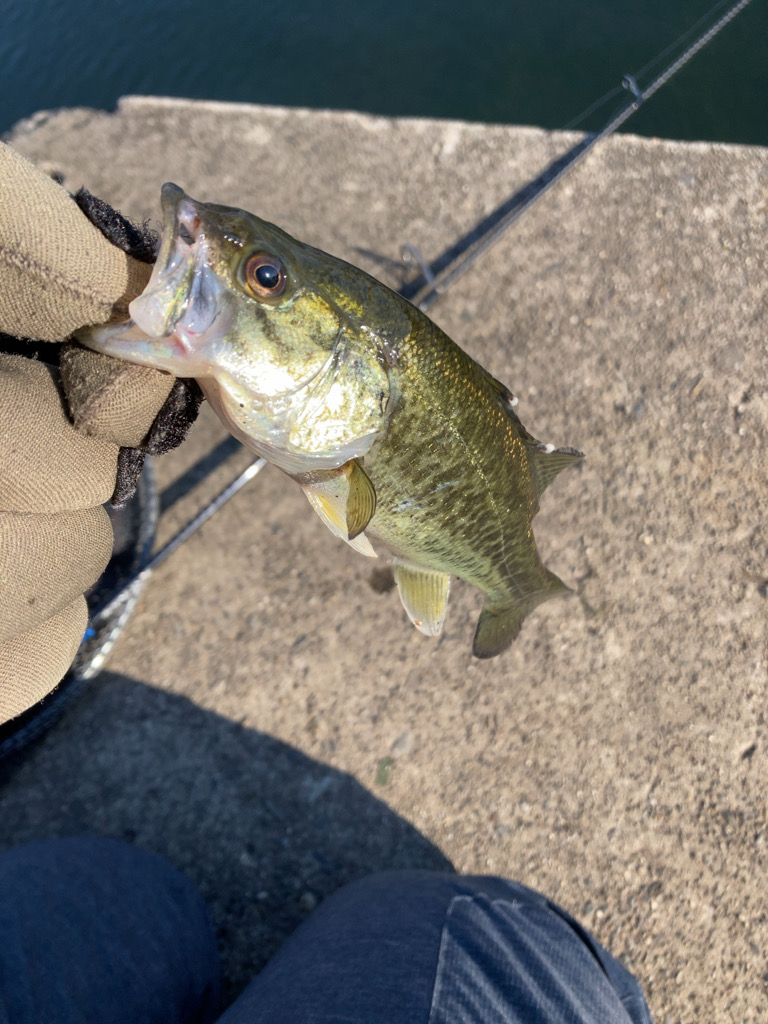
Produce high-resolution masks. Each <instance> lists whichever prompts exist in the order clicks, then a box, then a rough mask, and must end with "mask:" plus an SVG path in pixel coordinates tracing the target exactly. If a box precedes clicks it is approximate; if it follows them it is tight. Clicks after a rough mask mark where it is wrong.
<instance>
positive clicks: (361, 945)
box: [0, 838, 651, 1024]
mask: <svg viewBox="0 0 768 1024" xmlns="http://www.w3.org/2000/svg"><path fill="white" fill-rule="evenodd" d="M218 999H219V963H218V954H217V951H216V945H215V939H214V934H213V929H212V927H211V923H210V920H209V917H208V913H207V911H206V908H205V906H204V904H203V901H202V898H201V897H200V896H199V894H198V893H197V891H196V890H195V888H194V887H193V886H192V884H191V882H189V880H188V879H186V878H185V877H184V876H183V875H181V874H180V873H179V872H177V871H176V870H175V869H174V868H172V867H171V866H170V865H169V864H167V863H166V862H165V861H163V860H161V859H160V858H159V857H156V856H155V855H153V854H150V853H147V852H146V851H143V850H140V849H138V848H135V847H131V846H126V845H124V844H121V843H118V842H115V841H113V840H108V839H98V838H88V839H63V840H52V841H49V842H46V843H35V844H31V845H29V846H24V847H19V848H17V849H14V850H11V851H9V852H7V853H5V854H2V855H1V856H0V1024H6V1022H8V1024H33V1022H34V1024H86V1022H87V1024H91V1022H93V1024H96V1022H98V1024H123V1022H125V1024H128V1022H131V1024H137V1022H140V1024H154V1022H158V1024H160V1022H162V1024H176V1022H178V1024H212V1022H214V1021H218V1022H219V1024H266V1022H270V1024H502V1022H504V1024H544V1022H546V1024H565V1022H568V1024H649V1022H650V1020H651V1017H650V1014H649V1012H648V1009H647V1007H646V1004H645V1000H644V999H643V996H642V993H641V991H640V988H639V985H638V984H637V982H636V981H635V979H634V978H633V977H632V975H631V974H629V972H628V971H626V970H625V969H624V968H623V967H622V966H621V965H620V964H619V963H618V961H617V960H615V959H614V958H613V957H612V956H611V955H610V954H609V953H607V952H606V951H605V950H604V949H602V948H601V947H600V946H599V945H598V944H597V943H596V942H595V940H594V939H592V938H591V936H590V935H589V934H588V933H587V932H585V931H584V929H582V928H581V926H580V925H578V924H577V923H576V922H575V921H574V920H573V919H572V918H571V917H569V916H568V915H567V914H566V913H564V911H562V910H560V909H559V908H558V907H556V906H555V905H554V904H553V903H551V902H550V901H549V900H547V899H546V898H545V897H543V896H541V895H539V894H538V893H535V892H533V891H532V890H530V889H526V888H525V887H524V886H521V885H517V884H516V883H514V882H507V881H505V880H503V879H499V878H467V877H462V876H458V875H451V874H438V873H433V872H427V871H407V872H385V873H383V874H377V875H372V876H370V877H368V878H364V879H361V880H360V881H358V882H354V883H352V884H351V885H348V886H345V887H344V888H342V889H340V890H338V891H337V892H336V893H334V894H333V895H332V896H330V897H329V898H328V899H326V900H325V901H324V902H323V903H322V904H321V905H320V907H318V909H317V910H315V911H314V912H313V913H312V914H311V915H310V916H309V917H308V918H307V919H306V920H305V921H304V923H303V924H302V925H301V926H300V927H299V928H298V929H297V930H296V932H295V933H294V934H293V935H292V936H291V938H290V939H288V941H287V942H286V943H285V945H284V946H283V947H282V949H281V950H279V952H278V953H277V955H276V956H275V957H274V958H273V960H272V961H271V962H270V963H269V964H268V965H267V966H266V968H265V969H264V970H263V971H261V973H260V974H258V975H257V976H256V978H255V979H254V980H253V981H252V982H251V984H250V985H249V986H248V988H246V990H245V992H244V993H243V994H242V995H241V996H240V997H239V998H238V999H237V1000H236V1001H235V1002H234V1003H233V1004H232V1005H231V1006H230V1007H229V1009H227V1010H226V1011H225V1012H224V1014H223V1016H218V1014H219V1007H218Z"/></svg>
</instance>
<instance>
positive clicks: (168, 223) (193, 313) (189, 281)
mask: <svg viewBox="0 0 768 1024" xmlns="http://www.w3.org/2000/svg"><path fill="white" fill-rule="evenodd" d="M160 196H161V206H162V213H163V236H162V243H161V246H160V252H159V253H158V257H157V262H156V263H155V266H154V268H153V270H152V275H151V277H150V279H149V282H148V284H147V287H146V288H145V289H144V291H143V292H142V293H141V295H139V296H137V298H135V299H134V300H133V301H132V302H131V303H130V304H129V306H128V312H129V313H130V316H131V319H132V320H133V322H134V323H135V324H136V326H137V327H138V328H139V329H140V330H142V331H144V333H145V334H147V335H148V336H149V337H151V338H167V339H170V338H171V337H172V338H173V340H174V341H175V342H176V343H177V345H178V347H179V348H180V349H181V350H182V351H183V352H191V351H192V350H193V349H194V348H195V347H196V345H197V344H198V343H199V339H200V337H201V336H202V335H204V334H205V333H206V332H207V331H208V330H209V329H210V328H211V326H212V325H213V323H214V321H215V320H216V318H217V316H218V314H219V312H220V309H221V284H220V282H219V281H218V278H217V276H216V274H215V273H214V271H213V270H212V269H211V267H210V266H209V260H208V253H209V245H208V241H207V238H206V233H205V228H204V210H203V209H202V206H203V204H201V203H197V202H196V201H195V200H194V199H191V198H190V197H189V196H188V195H187V194H186V193H185V192H184V190H183V189H181V188H179V186H178V185H174V184H173V182H167V183H166V184H165V185H163V187H162V190H161V193H160Z"/></svg>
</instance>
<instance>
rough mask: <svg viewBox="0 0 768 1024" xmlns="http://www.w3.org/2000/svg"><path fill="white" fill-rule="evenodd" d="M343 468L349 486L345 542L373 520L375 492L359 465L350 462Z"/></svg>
mask: <svg viewBox="0 0 768 1024" xmlns="http://www.w3.org/2000/svg"><path fill="white" fill-rule="evenodd" d="M343 468H344V475H345V476H346V478H347V483H348V485H349V492H348V494H347V509H346V526H347V540H354V539H355V537H357V535H358V534H360V533H362V532H363V530H364V529H365V528H366V526H367V525H368V523H370V521H371V519H373V513H374V512H375V511H376V491H375V490H374V489H373V484H372V483H371V481H370V479H369V477H368V476H367V475H366V473H365V470H363V469H361V468H360V465H359V463H357V462H355V461H354V460H352V462H348V463H347V464H346V466H344V467H343Z"/></svg>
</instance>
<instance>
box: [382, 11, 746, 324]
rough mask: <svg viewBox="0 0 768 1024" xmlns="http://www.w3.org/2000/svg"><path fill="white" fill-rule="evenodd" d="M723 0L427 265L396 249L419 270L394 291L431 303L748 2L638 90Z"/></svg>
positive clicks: (410, 251) (409, 249)
mask: <svg viewBox="0 0 768 1024" xmlns="http://www.w3.org/2000/svg"><path fill="white" fill-rule="evenodd" d="M725 2H727V0H722V2H721V3H719V4H715V6H714V7H712V8H711V9H710V10H709V11H708V13H707V14H705V15H703V16H702V18H700V19H699V20H698V21H697V22H696V23H695V24H694V25H693V26H691V28H689V29H687V30H686V32H684V33H683V34H682V35H681V36H679V37H678V39H677V40H675V42H674V43H671V44H670V45H669V46H667V47H666V48H665V49H664V50H662V51H661V53H659V54H657V55H656V56H655V57H654V58H653V60H651V61H650V62H649V63H648V64H646V65H645V67H644V68H642V69H641V70H640V71H638V72H637V73H636V74H635V75H625V76H624V78H623V79H622V83H621V87H619V86H617V87H615V88H614V89H613V90H611V92H610V93H607V94H606V96H604V97H602V98H601V99H600V100H597V101H595V103H593V104H592V105H591V106H590V107H588V108H587V110H586V111H585V112H584V113H583V114H580V115H579V117H578V118H577V119H576V123H578V122H579V121H581V120H583V119H584V117H586V116H587V115H588V114H590V113H592V112H593V111H594V110H596V109H597V108H598V107H600V106H602V105H603V103H605V102H607V99H608V98H612V97H613V96H615V95H616V94H617V93H620V92H621V90H622V89H625V90H626V91H628V92H629V93H630V94H631V96H632V99H631V100H630V101H629V102H628V103H627V104H626V105H625V106H624V107H622V108H621V109H620V110H619V111H618V112H617V113H616V114H615V115H614V116H613V117H612V118H611V119H610V120H609V121H608V122H607V123H606V124H605V126H604V127H603V128H601V130H600V131H599V132H597V133H596V134H590V135H588V136H586V138H585V139H583V140H582V141H581V142H579V143H577V144H576V145H575V146H574V147H573V148H572V149H570V150H569V151H568V152H567V153H565V154H564V155H563V156H561V157H559V158H558V159H557V160H556V161H554V163H552V164H550V166H549V167H548V168H547V169H546V170H545V171H544V172H543V173H542V174H541V175H539V177H538V178H536V179H535V181H533V182H531V183H529V184H528V185H526V186H525V188H523V189H521V190H520V191H519V192H517V193H515V195H513V196H511V197H510V198H509V199H508V200H507V201H506V202H505V203H503V204H502V205H501V206H500V207H498V209H497V210H495V211H494V213H492V214H491V215H490V216H489V217H487V218H485V220H484V221H482V222H481V224H479V225H477V226H476V227H475V228H474V229H473V230H472V231H470V232H469V233H468V234H467V235H465V236H464V237H463V238H461V239H459V241H458V242H456V243H454V245H452V246H451V248H450V249H449V250H447V251H446V252H444V253H443V254H442V255H441V256H439V257H438V258H437V259H436V260H435V261H434V262H433V263H431V264H430V263H427V261H426V260H425V259H424V258H423V256H422V255H421V253H420V252H419V250H418V249H417V248H416V247H415V246H413V245H405V246H403V249H402V253H401V255H402V258H403V261H404V262H406V263H409V262H411V261H413V262H415V263H416V264H417V265H418V267H419V269H420V271H421V276H420V277H419V278H418V279H417V280H415V281H413V282H409V283H408V284H406V285H404V286H403V287H402V288H401V289H400V294H401V295H404V296H405V297H406V298H408V299H410V300H411V301H412V302H413V303H414V304H415V305H417V306H418V307H419V309H421V310H426V309H428V308H429V306H431V305H432V303H433V302H434V301H435V300H436V299H438V298H439V297H440V296H441V295H442V294H444V293H445V291H446V290H447V289H448V288H450V286H451V285H452V284H454V283H455V282H456V281H458V280H459V278H461V277H463V276H464V274H466V272H467V271H468V270H469V269H470V267H472V265H473V264H474V263H475V262H476V261H477V260H478V259H479V258H480V257H481V256H482V255H483V254H484V253H485V252H487V251H488V249H490V248H491V246H492V245H495V244H496V242H498V240H499V239H500V238H501V236H502V235H503V234H504V232H505V231H507V229H508V228H510V227H511V226H512V224H514V223H515V221H516V220H518V218H519V217H521V216H522V214H523V213H525V212H526V211H527V210H529V209H530V208H531V207H532V206H533V205H534V204H535V203H537V202H538V201H539V200H540V199H541V198H542V197H543V196H544V195H546V193H547V192H549V190H550V189H551V188H553V187H554V186H555V185H556V184H557V183H558V182H559V181H560V180H561V178H563V177H565V175H566V174H568V172H569V171H571V170H573V168H574V167H575V166H576V165H577V164H578V163H581V161H582V160H583V159H584V158H585V157H586V156H587V154H588V153H589V152H590V150H592V149H594V147H595V146H596V145H597V144H598V143H599V142H602V141H603V139H606V138H608V136H609V135H612V134H613V133H614V132H615V131H617V130H618V129H619V128H620V127H621V126H622V125H623V124H624V122H625V121H626V120H627V119H628V118H630V117H631V116H632V114H634V113H635V111H636V110H638V109H639V108H640V106H641V105H642V104H643V103H645V102H646V100H649V99H650V98H651V96H653V95H654V94H655V93H657V92H658V91H659V89H661V88H662V87H663V86H665V85H666V84H667V82H669V80H670V78H672V76H673V75H675V74H677V72H678V71H680V69H681V68H683V67H684V66H685V65H686V64H687V63H688V62H689V61H690V60H692V59H693V58H694V57H695V56H696V54H697V53H699V51H700V50H702V49H703V48H704V47H705V46H706V45H707V44H708V43H710V42H711V41H712V40H713V39H714V38H715V36H716V35H718V33H720V32H722V30H723V29H724V28H725V27H726V25H728V24H729V22H731V21H732V20H733V19H734V18H735V17H736V15H737V14H740V13H741V11H743V10H744V8H745V7H746V6H747V5H748V4H750V3H751V2H752V0H738V2H737V3H735V4H733V5H732V6H731V7H730V8H729V10H728V11H726V13H725V14H724V15H723V16H722V17H721V18H719V19H718V21H716V22H715V23H714V24H713V25H712V26H711V27H710V28H708V29H707V30H706V31H704V32H703V33H701V35H699V36H698V37H697V38H696V39H695V40H694V42H693V43H691V45H690V46H689V47H688V48H687V49H685V50H684V51H683V53H681V54H680V56H679V57H677V58H676V59H675V60H673V61H672V62H671V63H670V64H669V65H668V66H667V67H666V68H665V69H664V70H663V71H662V72H661V74H659V75H658V76H657V77H656V78H654V79H653V81H652V82H651V83H650V85H649V86H648V87H647V88H645V89H642V88H641V87H640V86H639V85H638V82H637V79H638V78H642V77H643V76H644V75H645V74H647V72H648V69H649V68H652V67H654V66H655V65H657V64H658V63H659V62H660V61H661V60H662V59H663V58H664V57H666V56H667V55H668V54H669V53H670V52H671V51H673V50H676V49H677V48H678V47H679V46H680V44H681V43H682V42H683V41H684V40H685V39H687V38H689V37H690V36H691V35H692V34H693V33H694V32H695V31H696V30H697V28H698V27H700V26H701V25H702V24H703V23H704V22H706V21H708V20H709V19H710V18H711V17H712V15H713V14H714V13H715V12H716V11H718V10H719V9H721V8H722V7H723V6H724V4H725Z"/></svg>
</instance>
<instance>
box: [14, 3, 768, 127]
mask: <svg viewBox="0 0 768 1024" xmlns="http://www.w3.org/2000/svg"><path fill="white" fill-rule="evenodd" d="M709 8H710V2H709V0H578V2H577V0H509V2H504V0H484V2H483V0H464V2H461V0H327V2H322V0H314V2H313V0H293V2H292V0H279V2H278V0H259V2H253V0H249V2H248V3H245V2H243V0H234V2H227V0H219V2H216V0H174V2H171V0H70V2H63V3H62V2H61V0H56V2H54V0H2V3H0V12H1V13H0V69H1V70H0V132H2V131H6V130H7V129H8V128H10V127H11V125H12V124H13V123H14V122H15V121H17V120H18V119H19V118H22V117H25V116H28V115H30V114H32V113H34V112H35V111H37V110H41V109H52V108H56V107H61V106H75V105H77V106H80V105H84V106H91V107H99V108H102V109H112V108H113V107H114V105H115V102H116V100H117V99H118V97H119V96H121V95H124V94H126V93H144V94H154V95H167V96H190V97H200V98H208V99H219V100H237V101H246V102H254V103H277V104H285V105H300V106H310V107H334V108H341V109H355V110H365V111H371V112H375V113H383V114H405V115H408V114H416V115H428V116H435V117H459V118H467V119H469V120H475V121H498V122H506V123H516V124H537V125H541V126H544V127H551V128H558V127H563V126H565V125H566V124H568V123H569V122H571V121H572V119H573V118H574V117H575V116H576V115H578V114H579V113H581V112H582V111H583V110H584V109H585V108H587V107H588V106H589V105H590V104H591V103H592V102H593V101H594V100H595V99H596V98H598V97H600V96H602V95H603V94H605V93H606V92H607V91H608V90H610V89H612V88H613V87H614V86H617V85H618V83H619V82H620V81H621V78H622V76H623V75H624V74H626V73H633V72H635V71H637V70H639V69H640V68H642V67H644V66H645V65H646V64H647V63H648V62H649V61H650V60H651V59H652V58H654V57H655V56H656V55H657V54H658V53H659V52H660V51H661V50H663V49H664V48H665V47H666V46H667V45H668V44H669V43H671V42H672V41H674V40H675V39H677V38H678V37H679V36H680V35H681V33H683V32H685V30H686V29H687V28H689V27H690V26H691V25H692V24H693V23H694V22H696V21H697V19H699V18H700V17H701V16H702V15H703V14H705V13H706V11H707V10H709ZM724 9H726V5H723V8H722V10H724ZM712 20H714V18H713V19H712ZM767 29H768V16H767V10H766V0H753V2H752V4H751V5H750V6H749V7H748V8H747V9H746V10H745V11H744V12H743V13H741V14H740V15H739V16H738V17H737V18H736V19H735V20H734V21H733V22H732V23H731V24H730V25H729V26H728V27H727V28H726V29H725V30H724V32H723V33H722V34H721V35H720V36H718V38H717V39H716V40H715V41H714V42H713V43H712V44H711V45H710V46H709V47H708V48H707V49H706V50H704V51H703V52H702V53H701V54H700V55H699V56H697V57H696V58H695V59H694V61H693V62H691V63H690V64H689V65H688V66H687V67H686V68H685V69H684V70H683V71H681V72H680V74H679V75H678V76H677V77H676V78H675V79H673V81H672V82H671V83H670V84H669V85H668V86H666V87H665V88H664V89H662V90H661V91H660V92H659V93H658V94H657V95H656V96H655V97H654V98H653V99H652V100H650V101H649V102H648V103H647V104H646V105H645V106H644V107H643V108H642V110H640V111H639V112H638V113H637V114H636V115H634V116H633V117H632V118H631V119H630V120H629V121H628V122H627V124H626V125H625V130H626V131H632V132H637V133H639V134H644V135H658V136H663V137H668V138H680V139H707V140H719V141H733V142H749V143H761V144H768V116H767V115H768V54H767V53H766V38H767V37H768V33H767V32H766V30H767ZM661 66H662V65H660V66H659V70H660V67H661ZM648 80H649V79H648ZM646 84H648V81H642V82H641V85H646ZM621 102H622V99H621V97H615V98H614V99H613V102H612V103H609V104H608V105H606V106H605V107H603V108H601V109H600V110H599V111H597V112H596V113H595V114H593V115H592V116H591V117H590V118H589V119H588V120H587V121H586V122H584V123H582V124H581V125H579V127H583V128H588V129H591V130H596V129H598V128H599V127H601V126H602V124H603V123H604V122H605V121H606V120H607V119H608V116H609V114H610V113H612V112H613V111H614V110H615V109H616V108H617V105H620V103H621Z"/></svg>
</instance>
